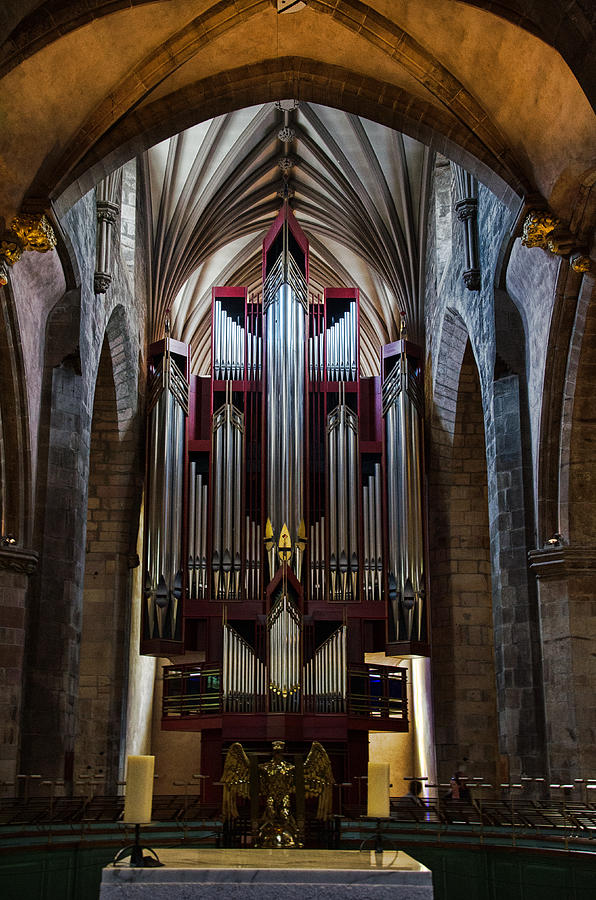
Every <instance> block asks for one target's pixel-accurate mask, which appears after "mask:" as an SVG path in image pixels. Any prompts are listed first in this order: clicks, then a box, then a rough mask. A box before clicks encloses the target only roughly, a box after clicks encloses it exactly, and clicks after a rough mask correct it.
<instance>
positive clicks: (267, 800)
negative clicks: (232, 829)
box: [221, 741, 335, 848]
mask: <svg viewBox="0 0 596 900" xmlns="http://www.w3.org/2000/svg"><path fill="white" fill-rule="evenodd" d="M284 749H285V742H284V741H274V742H273V755H272V757H271V759H270V760H268V761H267V762H265V763H261V764H260V765H259V766H258V770H257V771H258V786H256V787H258V794H259V798H260V800H261V801H262V803H263V806H264V809H263V813H262V815H261V818H260V819H259V830H258V835H257V839H256V842H255V845H256V846H257V847H264V848H273V847H299V846H301V843H300V829H299V827H298V824H297V822H296V819H295V818H294V815H293V814H292V806H291V796H292V794H295V793H296V767H295V766H294V765H293V764H292V763H289V762H287V761H286V760H285V759H284V758H283V752H284ZM221 780H222V784H223V809H222V818H223V820H224V822H228V821H231V820H233V819H237V818H238V807H237V805H236V802H237V800H238V799H239V798H248V797H250V794H251V766H250V760H249V758H248V756H247V755H246V753H245V752H244V749H243V747H242V744H239V743H235V744H232V746H231V747H230V749H229V750H228V753H227V756H226V761H225V764H224V770H223V775H222V777H221ZM334 783H335V782H334V779H333V772H332V770H331V762H330V760H329V757H328V756H327V753H326V751H325V749H324V747H323V746H322V745H321V744H319V743H318V741H315V742H314V743H313V745H312V747H311V748H310V752H309V754H308V756H307V757H306V761H305V763H304V796H305V797H306V798H310V797H318V798H319V803H318V806H317V813H316V818H317V819H321V820H322V821H326V820H327V819H328V818H329V816H330V815H331V800H332V788H333V785H334ZM254 787H255V786H254V785H253V789H254Z"/></svg>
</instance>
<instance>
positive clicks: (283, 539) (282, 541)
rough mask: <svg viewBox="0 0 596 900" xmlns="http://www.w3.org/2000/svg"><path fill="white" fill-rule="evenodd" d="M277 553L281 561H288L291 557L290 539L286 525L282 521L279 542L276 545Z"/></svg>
mask: <svg viewBox="0 0 596 900" xmlns="http://www.w3.org/2000/svg"><path fill="white" fill-rule="evenodd" d="M277 553H278V556H279V558H280V560H281V562H282V563H289V562H290V560H291V558H292V539H291V537H290V532H289V530H288V526H287V525H286V523H285V522H284V525H283V528H282V530H281V533H280V535H279V543H278V545H277Z"/></svg>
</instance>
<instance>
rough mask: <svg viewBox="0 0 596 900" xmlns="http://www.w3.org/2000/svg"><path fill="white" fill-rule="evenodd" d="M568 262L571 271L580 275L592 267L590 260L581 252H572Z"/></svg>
mask: <svg viewBox="0 0 596 900" xmlns="http://www.w3.org/2000/svg"><path fill="white" fill-rule="evenodd" d="M569 262H570V263H571V268H572V269H573V271H574V272H579V273H580V274H582V275H583V274H585V273H586V272H589V271H590V269H591V268H592V260H591V259H590V257H589V256H586V255H585V254H583V253H573V254H572V256H571V259H570V260H569Z"/></svg>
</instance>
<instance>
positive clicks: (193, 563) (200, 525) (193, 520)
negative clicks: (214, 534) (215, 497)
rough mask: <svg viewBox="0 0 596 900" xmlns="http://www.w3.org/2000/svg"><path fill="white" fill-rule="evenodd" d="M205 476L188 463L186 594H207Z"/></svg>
mask: <svg viewBox="0 0 596 900" xmlns="http://www.w3.org/2000/svg"><path fill="white" fill-rule="evenodd" d="M207 481H208V480H207V476H206V475H203V474H202V473H201V472H197V463H196V462H191V464H190V478H189V484H188V582H187V584H188V595H189V597H198V598H199V599H201V600H202V599H204V598H205V597H206V596H207V590H208V584H207V531H208V523H207V509H208V506H207V500H208V497H207V491H208V483H207Z"/></svg>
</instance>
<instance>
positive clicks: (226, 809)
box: [221, 743, 250, 822]
mask: <svg viewBox="0 0 596 900" xmlns="http://www.w3.org/2000/svg"><path fill="white" fill-rule="evenodd" d="M221 780H222V784H223V806H222V811H221V817H222V819H223V821H224V822H227V821H229V820H231V819H237V818H238V807H237V806H236V801H237V799H238V797H249V796H250V763H249V761H248V756H247V755H246V753H245V752H244V750H243V749H242V744H238V743H235V744H232V746H231V747H230V749H229V750H228V752H227V755H226V761H225V763H224V770H223V774H222V776H221Z"/></svg>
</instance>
